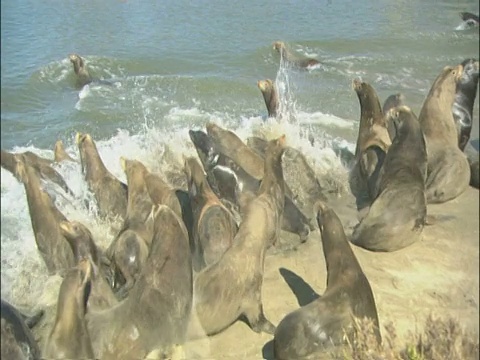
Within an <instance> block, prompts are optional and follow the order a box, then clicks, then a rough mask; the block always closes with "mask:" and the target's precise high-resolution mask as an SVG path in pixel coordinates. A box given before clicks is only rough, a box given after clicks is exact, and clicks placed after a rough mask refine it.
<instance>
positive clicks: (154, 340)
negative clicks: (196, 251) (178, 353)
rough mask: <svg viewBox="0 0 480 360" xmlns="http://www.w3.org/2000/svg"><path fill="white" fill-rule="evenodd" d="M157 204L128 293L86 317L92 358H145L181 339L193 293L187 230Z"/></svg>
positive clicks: (178, 219)
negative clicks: (143, 256)
mask: <svg viewBox="0 0 480 360" xmlns="http://www.w3.org/2000/svg"><path fill="white" fill-rule="evenodd" d="M157 207H158V210H157V211H156V212H155V214H154V215H153V217H154V234H155V235H154V237H153V240H152V245H151V249H150V254H149V256H148V259H147V262H146V264H145V266H144V268H143V269H142V274H141V276H140V277H139V278H138V280H137V281H136V283H135V285H134V287H133V288H132V290H131V291H130V294H129V296H128V297H127V299H125V300H124V301H122V302H121V303H120V304H119V305H117V306H116V307H114V308H112V309H109V310H105V311H102V312H95V313H93V312H92V313H89V315H88V327H89V330H90V333H91V334H92V339H93V346H94V351H95V356H96V358H101V359H105V360H108V359H125V360H128V359H132V360H133V359H143V358H144V357H145V356H146V355H147V354H148V353H150V352H151V351H153V350H155V349H158V348H166V347H169V346H171V345H172V344H182V343H183V342H184V340H185V334H186V330H187V326H188V323H189V321H190V312H191V308H192V297H193V280H192V265H191V256H190V248H189V244H188V234H187V231H186V229H185V226H184V225H183V223H182V220H181V219H180V218H179V217H178V216H177V215H176V214H175V213H174V212H173V211H172V210H171V209H170V208H169V207H168V206H165V205H158V206H157Z"/></svg>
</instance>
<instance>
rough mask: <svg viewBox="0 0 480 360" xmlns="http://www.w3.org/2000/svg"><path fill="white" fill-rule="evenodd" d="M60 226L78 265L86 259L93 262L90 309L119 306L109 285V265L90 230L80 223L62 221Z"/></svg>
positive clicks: (110, 275)
mask: <svg viewBox="0 0 480 360" xmlns="http://www.w3.org/2000/svg"><path fill="white" fill-rule="evenodd" d="M59 226H60V230H61V232H62V234H63V236H64V237H65V239H67V241H68V243H69V244H70V246H71V248H72V251H73V255H74V257H75V261H76V263H77V265H78V264H79V263H80V262H81V261H82V260H84V259H87V260H89V261H90V262H91V267H92V274H91V293H90V298H89V300H88V309H89V310H92V309H93V310H102V309H108V308H110V307H112V306H113V305H115V304H117V303H118V301H117V299H116V298H115V295H114V294H113V291H112V289H111V287H110V285H109V283H110V282H111V280H110V278H111V277H112V274H111V273H110V272H111V270H110V266H109V263H108V262H107V260H106V259H105V255H104V254H102V253H101V251H100V250H99V249H98V247H97V246H96V244H95V242H94V240H93V235H92V233H91V232H90V230H89V229H88V228H87V227H86V226H85V225H83V224H82V223H80V222H78V221H62V222H60V224H59ZM107 279H108V280H107Z"/></svg>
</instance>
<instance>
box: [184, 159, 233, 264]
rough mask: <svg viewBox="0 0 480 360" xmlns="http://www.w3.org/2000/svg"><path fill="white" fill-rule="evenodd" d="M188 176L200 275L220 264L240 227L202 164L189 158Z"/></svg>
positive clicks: (186, 169) (194, 256) (195, 262)
mask: <svg viewBox="0 0 480 360" xmlns="http://www.w3.org/2000/svg"><path fill="white" fill-rule="evenodd" d="M184 162H185V174H186V177H187V182H188V192H189V195H190V202H191V205H192V211H193V217H194V225H193V242H194V244H195V248H194V253H193V264H194V269H195V270H196V271H200V270H201V269H202V268H204V267H205V266H208V265H211V264H213V263H215V262H217V261H218V260H219V259H220V258H221V256H222V255H223V254H224V253H225V251H226V250H227V249H228V248H229V247H230V246H231V245H232V241H233V238H234V237H235V234H236V233H237V230H238V226H237V223H236V222H235V219H234V218H233V215H232V214H231V213H230V211H229V210H227V208H226V207H225V206H224V205H223V204H222V202H221V201H220V200H219V199H218V197H217V196H216V195H215V193H214V192H213V190H212V189H211V188H210V185H209V184H208V182H207V179H206V177H205V174H204V172H203V169H202V167H201V165H200V164H199V163H198V161H197V160H196V159H195V158H193V157H189V158H185V160H184Z"/></svg>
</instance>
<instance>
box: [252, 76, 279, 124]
mask: <svg viewBox="0 0 480 360" xmlns="http://www.w3.org/2000/svg"><path fill="white" fill-rule="evenodd" d="M257 86H258V88H259V89H260V91H261V92H262V95H263V100H265V105H266V106H267V111H268V117H276V116H277V112H278V106H279V104H278V93H277V88H276V86H275V83H274V82H273V81H272V80H270V79H265V80H259V81H258V82H257Z"/></svg>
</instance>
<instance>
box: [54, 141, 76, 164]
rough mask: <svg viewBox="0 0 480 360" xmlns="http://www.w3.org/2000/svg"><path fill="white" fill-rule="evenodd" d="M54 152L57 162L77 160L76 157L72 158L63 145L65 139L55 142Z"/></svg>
mask: <svg viewBox="0 0 480 360" xmlns="http://www.w3.org/2000/svg"><path fill="white" fill-rule="evenodd" d="M53 153H54V159H55V162H56V163H59V162H62V161H65V160H67V161H72V162H76V160H75V159H74V158H72V157H71V156H70V155H68V153H67V152H66V151H65V147H64V146H63V141H62V140H57V142H56V143H55V148H54V150H53Z"/></svg>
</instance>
